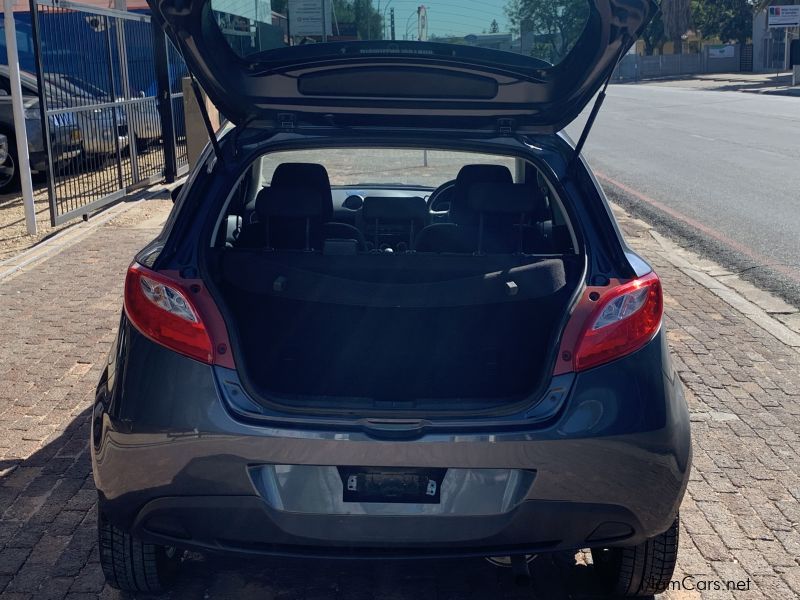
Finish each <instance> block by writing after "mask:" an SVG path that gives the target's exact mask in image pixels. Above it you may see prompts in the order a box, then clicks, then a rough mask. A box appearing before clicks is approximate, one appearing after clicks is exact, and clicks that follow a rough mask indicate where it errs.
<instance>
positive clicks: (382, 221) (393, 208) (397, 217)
mask: <svg viewBox="0 0 800 600" xmlns="http://www.w3.org/2000/svg"><path fill="white" fill-rule="evenodd" d="M361 216H362V218H363V220H364V223H365V225H366V228H367V231H368V236H367V237H369V238H370V240H371V241H372V242H373V244H374V245H375V248H380V247H381V245H382V244H384V243H388V244H389V245H390V246H394V245H396V244H397V245H399V244H402V245H405V246H407V248H408V249H409V250H410V249H413V248H414V238H415V237H416V235H417V233H419V232H420V231H421V230H422V229H423V228H424V227H425V225H427V223H428V219H429V213H428V205H427V204H426V202H425V200H424V199H423V198H420V197H419V196H410V197H393V196H368V197H367V198H365V199H364V206H363V208H362V209H361Z"/></svg>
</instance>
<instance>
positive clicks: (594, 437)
mask: <svg viewBox="0 0 800 600" xmlns="http://www.w3.org/2000/svg"><path fill="white" fill-rule="evenodd" d="M112 356H113V358H112V359H111V361H110V364H109V366H108V370H107V372H106V375H105V377H104V381H103V382H102V383H101V385H100V387H99V388H98V394H97V399H96V404H95V410H94V416H93V419H92V427H93V440H94V449H93V452H92V459H93V466H94V472H95V480H96V484H97V488H98V491H99V492H100V497H101V509H102V510H103V511H104V512H105V513H107V514H108V515H109V516H110V518H112V519H113V520H114V521H115V522H116V523H117V524H118V525H119V526H120V527H123V528H126V529H131V528H133V529H134V530H136V531H137V533H139V534H141V535H143V536H145V537H146V538H147V539H151V540H154V541H160V542H162V543H163V542H168V543H170V544H177V545H180V546H185V547H190V548H199V549H212V550H213V549H217V550H229V551H230V550H233V551H242V552H246V551H251V552H257V553H268V554H275V553H277V554H285V553H289V554H309V553H311V554H314V553H315V552H317V553H325V552H330V549H331V548H336V547H337V546H342V545H347V546H349V547H350V548H351V550H352V553H354V554H360V552H359V548H360V549H361V550H366V549H368V548H373V547H379V548H383V549H384V550H387V551H391V549H394V550H398V549H402V548H404V547H405V548H406V549H407V550H410V549H419V548H420V547H424V548H425V549H426V550H423V552H425V551H434V550H436V549H437V546H447V548H443V547H439V548H438V551H439V552H440V553H443V554H448V555H458V554H465V553H467V554H468V553H471V552H475V553H477V552H480V551H482V552H484V553H486V552H488V549H492V550H493V551H495V550H498V549H507V548H510V547H517V546H520V545H524V544H526V543H527V544H528V548H529V549H530V548H533V547H538V548H539V549H543V548H544V547H547V548H549V549H559V548H577V547H583V546H585V545H586V543H587V538H588V537H589V536H590V535H591V534H592V533H593V532H594V531H595V530H596V529H597V528H598V527H600V526H601V525H603V524H604V523H609V522H612V523H621V524H623V525H625V526H626V527H627V528H629V529H630V531H629V532H627V533H626V534H625V535H622V536H620V540H619V542H620V543H622V542H624V543H635V542H636V541H639V540H642V539H645V538H646V537H650V536H653V535H655V534H657V533H660V532H661V531H663V530H665V529H666V528H667V527H668V526H669V524H670V523H671V521H672V519H673V518H674V516H675V514H676V512H677V510H678V505H679V504H680V500H681V498H682V496H683V492H684V490H685V486H686V483H687V480H688V469H689V465H690V456H691V444H690V440H689V418H688V412H687V410H686V405H685V402H684V400H683V396H682V391H681V387H680V382H679V380H678V379H677V377H676V376H675V373H674V371H673V369H672V365H671V364H670V361H669V356H668V352H667V348H666V341H665V336H664V334H663V333H659V334H658V335H657V337H656V338H655V339H654V340H653V341H652V342H650V343H649V344H648V345H647V346H645V347H644V348H642V349H641V350H639V351H638V352H636V353H634V354H632V355H630V356H628V357H625V358H622V359H620V360H618V361H615V362H613V363H610V364H608V365H604V366H601V367H597V368H595V369H592V370H590V371H587V372H585V373H581V374H578V375H577V376H576V378H575V382H574V385H573V387H572V390H571V392H570V394H569V398H568V401H567V402H566V403H565V406H564V409H563V410H562V411H561V412H559V414H558V415H557V416H555V417H554V418H553V419H551V420H550V421H549V422H547V423H545V424H542V423H534V424H532V425H530V426H527V427H526V426H525V424H524V423H522V424H519V423H518V425H520V428H517V429H514V430H509V431H502V429H501V428H496V433H489V432H481V431H475V432H470V431H468V430H465V431H462V432H459V433H454V432H446V431H437V430H436V429H435V428H433V429H432V430H430V431H429V432H427V433H425V434H424V435H422V436H420V437H417V438H415V439H410V440H384V439H376V438H375V437H373V436H371V435H369V434H368V433H365V432H364V431H361V430H359V429H358V428H357V427H356V428H355V429H353V430H351V431H342V430H335V429H326V428H324V427H313V426H310V425H308V426H305V427H302V428H298V427H288V428H287V427H282V426H280V425H269V424H263V423H262V424H254V423H251V422H247V421H246V420H243V419H241V418H239V417H236V416H235V415H234V413H233V412H232V410H231V407H230V405H228V403H227V401H226V399H225V398H224V395H223V394H222V393H221V389H220V386H219V380H218V377H217V376H216V375H215V373H214V369H213V368H212V367H209V366H207V365H203V364H201V363H198V362H196V361H194V360H192V359H189V358H186V357H182V356H179V355H177V354H175V353H173V352H170V351H169V350H166V349H164V348H161V347H160V346H158V345H156V344H154V343H153V342H151V341H150V340H148V339H146V338H145V337H144V336H142V335H141V334H139V333H138V332H137V331H136V330H135V329H134V328H133V327H132V326H131V325H130V323H129V322H128V321H127V319H126V318H125V317H123V318H122V323H121V328H120V334H119V337H118V340H117V342H116V344H115V348H114V352H113V355H112ZM119 361H122V362H119ZM166 377H168V378H169V379H170V381H171V382H172V385H170V386H164V385H162V384H161V383H160V382H161V381H164V378H166ZM614 381H617V382H618V385H616V386H614V385H611V386H609V383H610V382H614ZM176 394H177V395H176ZM187 398H191V402H187V401H186V399H187ZM347 465H352V466H360V467H361V466H375V467H412V468H423V467H438V468H447V469H460V470H463V472H464V473H463V475H471V476H472V477H473V478H474V477H479V476H481V477H484V478H485V477H487V476H488V475H489V473H488V472H489V471H494V477H495V479H497V477H498V476H499V477H500V478H501V479H502V481H501V484H502V485H505V484H506V482H507V480H508V478H509V477H510V476H511V474H512V472H514V471H517V472H519V473H526V474H528V475H527V477H523V478H522V479H521V480H520V479H519V475H517V477H518V479H517V481H516V483H514V484H513V485H508V486H507V489H506V490H505V491H508V490H510V492H509V493H510V494H511V496H510V499H507V500H506V501H505V502H503V501H502V499H498V495H497V494H498V492H497V490H498V487H497V486H498V484H497V483H495V487H494V488H492V487H486V486H480V485H474V486H472V487H470V486H468V487H467V488H465V489H462V490H461V493H464V494H469V495H470V500H471V502H468V501H462V502H461V503H460V505H457V504H455V503H452V502H451V503H450V504H449V505H444V506H440V507H439V508H438V509H432V508H430V507H431V506H432V505H429V504H418V505H415V504H403V505H401V506H399V507H398V505H394V506H392V505H391V503H389V504H388V505H384V506H377V507H367V506H366V505H365V504H359V503H355V504H353V505H351V506H350V507H349V508H346V510H343V508H342V506H343V505H342V503H340V502H338V501H337V499H336V497H335V496H336V493H337V492H336V487H335V486H334V487H333V491H332V490H331V488H330V487H329V486H328V484H326V483H325V481H327V482H330V481H332V480H331V478H330V475H331V471H330V470H327V469H324V468H323V467H325V466H329V467H340V466H347ZM276 468H277V469H279V470H281V472H282V473H283V475H284V480H285V481H284V485H294V486H298V487H299V489H304V490H305V492H304V493H308V494H309V495H311V496H314V489H315V488H318V491H320V493H323V492H324V493H327V494H329V495H330V494H333V495H334V497H333V498H331V499H329V500H328V501H327V504H325V502H323V501H322V500H319V502H318V503H317V504H316V505H314V506H312V505H306V506H305V507H303V506H296V505H290V506H288V507H287V506H284V505H282V502H281V501H280V495H281V492H275V491H274V488H273V491H272V492H270V487H271V486H270V484H269V482H268V481H266V482H265V481H260V480H259V478H258V477H257V476H256V475H254V470H262V469H267V470H269V469H276ZM286 473H290V474H291V473H293V475H292V476H291V477H289V476H288V475H286ZM266 479H270V478H269V477H267V478H266ZM467 479H469V477H464V476H462V477H461V478H456V480H461V481H462V482H463V481H464V480H467ZM273 484H274V478H273ZM502 485H501V487H502ZM443 489H444V488H443ZM339 490H340V491H341V486H340V487H339ZM283 493H284V494H285V493H287V492H286V491H285V490H284V492H283ZM443 493H444V491H443ZM309 502H312V504H313V501H311V500H310V501H309ZM476 506H478V507H480V508H477V509H476ZM228 508H235V510H234V511H230V512H226V514H228V515H231V514H234V513H235V514H236V515H237V516H236V517H235V518H226V519H223V520H219V519H215V518H212V515H214V514H219V511H226V510H227V509H228ZM315 510H316V511H318V512H315ZM312 513H313V514H312ZM551 514H552V519H549V520H548V519H546V518H544V516H547V515H551ZM398 516H403V517H404V518H403V519H402V520H400V521H399V522H398V519H397V517H398ZM553 519H556V520H555V521H554V520H553ZM151 521H152V522H151ZM215 522H217V523H220V524H224V526H225V527H224V528H223V529H220V528H219V527H217V526H215V525H214V523H215ZM568 522H571V523H572V525H567V524H566V523H568ZM159 523H162V525H159ZM163 523H172V524H173V525H174V526H175V527H176V528H178V529H183V530H184V531H185V532H186V533H188V534H189V537H186V535H185V534H182V533H177V532H175V531H172V532H170V530H169V529H168V527H167V526H166V525H163ZM400 523H402V524H403V525H401V524H400ZM456 525H458V527H456ZM398 527H400V529H398ZM559 527H560V528H561V530H560V532H559V533H558V535H556V533H555V532H556V531H558V528H559ZM225 531H227V533H225ZM403 531H404V533H403ZM626 531H627V530H626ZM553 536H555V537H553ZM181 538H183V539H181ZM190 538H191V539H190ZM223 540H228V546H230V547H225V546H226V544H225V543H224V542H223ZM343 553H344V555H347V554H348V553H349V551H343Z"/></svg>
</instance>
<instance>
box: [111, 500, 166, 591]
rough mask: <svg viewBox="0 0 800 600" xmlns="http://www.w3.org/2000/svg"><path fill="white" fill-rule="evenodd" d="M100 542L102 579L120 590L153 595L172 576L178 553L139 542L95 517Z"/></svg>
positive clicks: (164, 585)
mask: <svg viewBox="0 0 800 600" xmlns="http://www.w3.org/2000/svg"><path fill="white" fill-rule="evenodd" d="M97 532H98V537H99V543H100V565H101V566H102V568H103V574H104V575H105V577H106V582H108V584H109V585H110V586H111V587H113V588H116V589H118V590H121V591H124V592H142V593H147V594H157V593H159V592H162V591H163V590H165V589H166V588H167V587H169V585H170V584H171V583H172V580H173V579H174V578H175V575H176V572H177V569H178V565H179V563H180V554H179V553H178V552H177V551H176V550H175V548H165V547H164V546H157V545H155V544H148V543H145V542H142V541H140V540H139V539H137V538H135V537H134V536H132V535H130V534H129V533H126V532H125V531H122V530H121V529H119V528H117V527H115V526H114V525H112V524H111V523H109V522H108V521H107V520H105V519H104V518H103V516H102V515H101V514H98V517H97Z"/></svg>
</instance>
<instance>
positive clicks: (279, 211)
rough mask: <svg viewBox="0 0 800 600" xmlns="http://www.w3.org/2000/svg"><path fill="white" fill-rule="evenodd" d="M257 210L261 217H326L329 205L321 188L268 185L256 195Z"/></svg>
mask: <svg viewBox="0 0 800 600" xmlns="http://www.w3.org/2000/svg"><path fill="white" fill-rule="evenodd" d="M256 212H257V213H258V216H259V217H260V218H261V219H265V220H266V219H269V218H270V217H290V218H307V217H308V218H314V217H323V218H324V217H325V215H326V214H328V213H327V207H326V203H325V200H324V198H323V197H322V195H321V194H320V192H319V190H318V189H316V188H312V187H306V186H302V187H300V186H297V187H291V188H288V187H274V186H271V187H268V188H264V189H263V190H261V191H260V192H259V193H258V196H257V197H256Z"/></svg>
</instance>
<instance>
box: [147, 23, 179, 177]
mask: <svg viewBox="0 0 800 600" xmlns="http://www.w3.org/2000/svg"><path fill="white" fill-rule="evenodd" d="M150 22H151V23H152V27H153V56H154V59H155V68H156V86H157V90H158V91H157V97H158V114H159V116H160V118H161V138H162V139H163V140H164V179H165V180H166V182H167V183H172V182H173V181H175V179H176V178H177V177H178V157H177V151H176V149H175V144H176V141H175V120H174V115H173V110H172V90H171V88H170V81H169V52H168V50H167V37H166V34H165V33H164V31H162V29H161V27H159V25H158V24H157V23H156V21H155V19H152V20H151V21H150Z"/></svg>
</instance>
